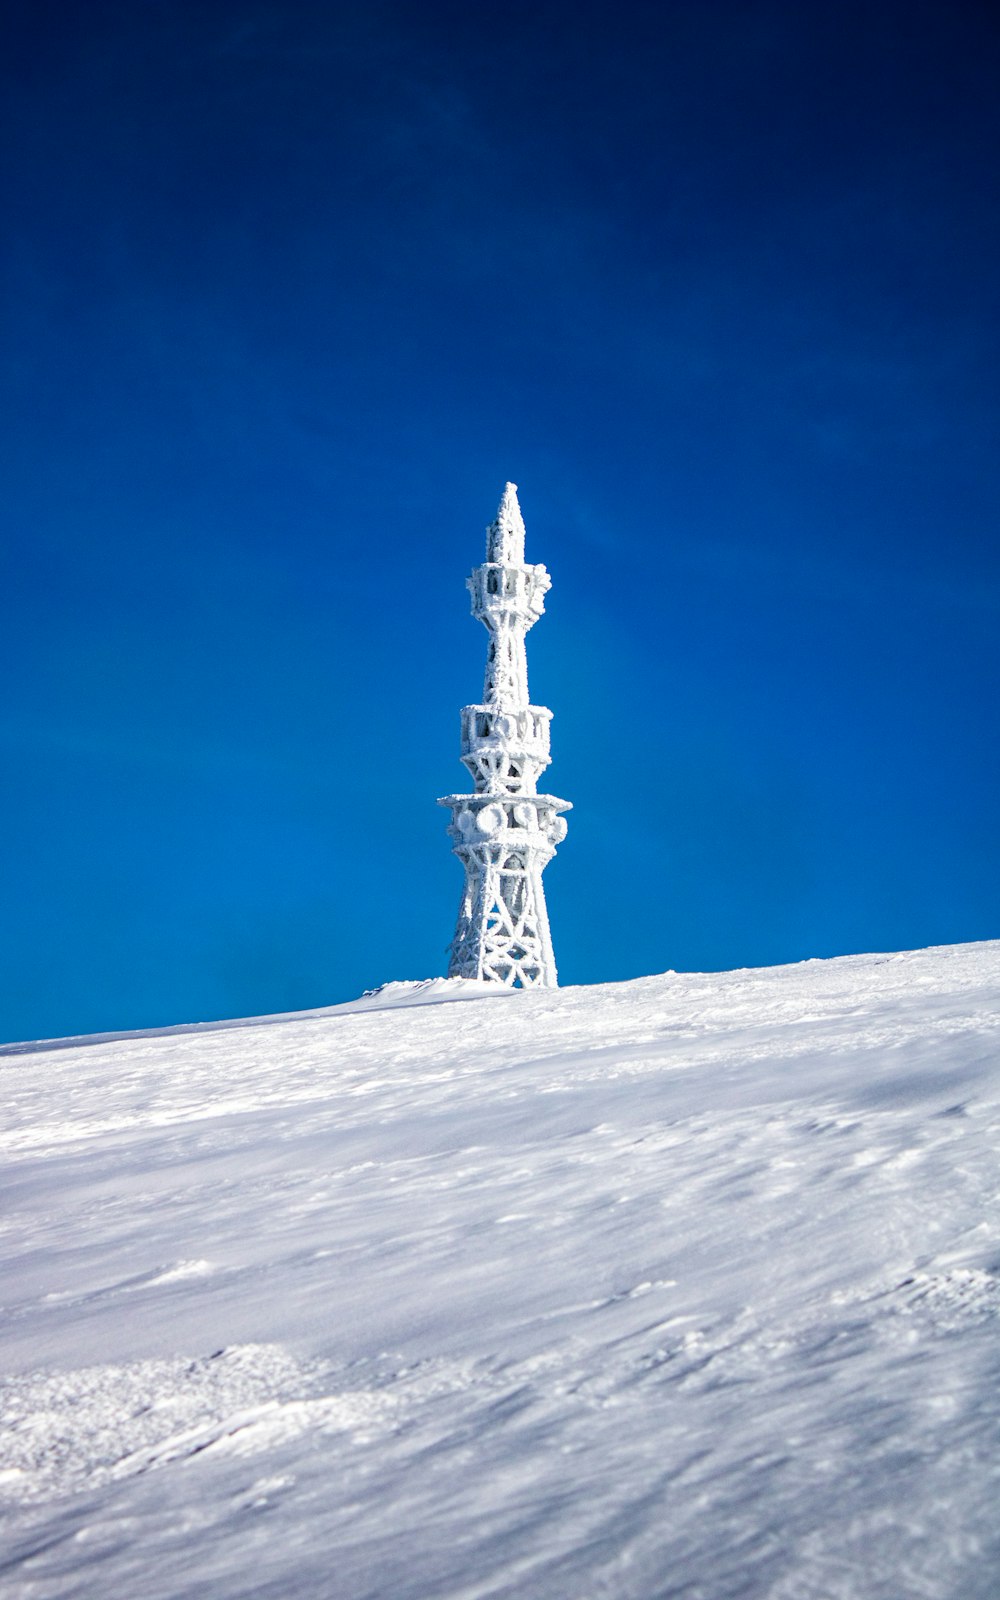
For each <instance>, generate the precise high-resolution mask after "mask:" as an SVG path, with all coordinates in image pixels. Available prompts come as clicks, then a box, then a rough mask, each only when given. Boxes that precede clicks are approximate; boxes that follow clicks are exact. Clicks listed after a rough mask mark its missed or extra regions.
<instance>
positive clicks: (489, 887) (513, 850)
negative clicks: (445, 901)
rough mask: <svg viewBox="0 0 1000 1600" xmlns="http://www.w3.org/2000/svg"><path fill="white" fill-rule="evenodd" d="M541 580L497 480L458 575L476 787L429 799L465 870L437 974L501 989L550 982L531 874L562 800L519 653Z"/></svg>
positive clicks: (539, 606) (465, 743)
mask: <svg viewBox="0 0 1000 1600" xmlns="http://www.w3.org/2000/svg"><path fill="white" fill-rule="evenodd" d="M551 581H552V580H551V579H550V577H549V575H548V573H547V572H546V570H545V568H544V567H543V566H541V565H538V566H529V565H528V564H527V563H526V562H525V559H524V520H523V518H522V516H521V508H520V506H519V505H518V500H517V485H516V484H515V483H508V484H507V486H506V488H505V489H504V492H503V499H502V500H501V502H500V509H499V511H498V512H497V515H496V518H495V520H494V521H493V522H492V523H491V524H490V526H489V528H488V529H487V530H486V560H485V561H484V562H483V564H482V565H481V566H478V567H476V568H475V569H474V570H473V572H472V575H471V576H470V577H469V578H468V579H467V580H466V587H467V588H468V590H469V593H470V595H471V597H472V615H473V616H474V617H478V619H479V621H480V622H482V623H483V624H484V625H485V627H486V629H487V632H488V633H489V644H488V646H487V651H486V681H485V683H484V685H483V699H482V704H481V705H475V706H463V708H462V757H461V759H462V763H463V765H464V766H465V767H466V768H467V770H468V772H469V776H470V777H471V779H472V782H473V785H474V791H475V792H474V793H473V794H449V795H445V796H444V797H443V799H441V800H439V801H438V805H441V806H447V807H448V808H449V809H450V811H451V822H450V824H449V827H448V833H449V836H450V837H451V839H452V848H453V850H454V853H455V855H457V856H458V858H459V860H460V861H461V863H462V865H463V867H464V868H465V888H464V891H463V895H462V904H461V907H460V909H459V913H458V927H457V928H456V930H455V937H454V940H453V941H452V945H451V955H450V961H449V965H448V975H449V977H452V978H481V979H485V980H486V981H487V982H490V983H503V984H506V985H507V987H508V988H549V989H551V988H555V986H556V984H557V982H558V979H557V976H556V963H555V957H554V955H553V953H552V937H551V934H550V932H549V919H548V913H547V911H546V908H545V894H544V891H543V889H542V871H543V868H544V867H546V866H547V865H548V863H549V862H550V861H551V860H552V857H553V856H554V854H555V850H556V845H557V844H560V843H561V842H562V840H563V839H564V838H565V837H566V823H565V821H564V819H563V817H562V816H561V815H560V813H561V812H563V811H569V810H570V809H571V808H570V804H569V801H567V800H558V799H556V797H555V795H551V794H538V793H537V785H538V779H539V777H540V776H541V774H542V773H543V772H544V771H545V768H546V767H547V766H548V765H549V761H550V760H551V757H550V755H549V723H550V722H551V720H552V713H551V711H549V710H548V708H547V707H546V706H533V705H532V704H531V703H530V701H529V698H528V658H527V653H526V650H525V635H526V634H527V632H528V629H529V628H530V627H532V626H533V624H534V623H536V622H537V621H538V618H539V617H540V616H541V615H542V613H543V611H544V610H545V605H544V597H545V595H546V593H547V591H548V589H549V586H550V584H551Z"/></svg>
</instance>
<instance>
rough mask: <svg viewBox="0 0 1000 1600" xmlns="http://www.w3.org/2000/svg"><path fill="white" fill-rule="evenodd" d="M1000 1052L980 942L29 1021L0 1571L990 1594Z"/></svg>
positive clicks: (8, 1299)
mask: <svg viewBox="0 0 1000 1600" xmlns="http://www.w3.org/2000/svg"><path fill="white" fill-rule="evenodd" d="M453 998H461V999H462V1000H463V1001H465V1002H467V1003H463V1004H460V1005H459V1004H454V1003H452V1000H453ZM410 1002H416V1003H410ZM998 1047H1000V943H990V944H979V945H966V946H956V947H952V948H944V949H938V950H929V951H919V952H915V953H912V954H906V955H895V956H857V957H848V958H844V959H841V960H837V961H822V962H819V961H817V962H807V963H804V964H802V965H799V966H793V967H784V968H774V969H770V970H765V971H760V970H758V971H744V972H733V973H725V974H712V975H690V974H686V975H680V974H673V973H668V974H666V975H665V976H663V977H655V978H643V979H638V980H636V981H635V982H632V983H623V984H610V985H607V986H604V987H595V988H581V989H563V990H559V991H556V992H536V993H531V992H528V993H497V992H496V991H495V990H494V991H491V992H489V993H488V994H486V995H483V994H482V993H481V992H478V991H477V990H476V987H475V986H473V989H472V990H470V989H469V987H468V985H463V986H461V988H460V990H456V989H455V988H454V987H453V986H451V985H448V984H446V983H437V984H434V985H430V986H401V987H395V988H391V989H389V990H388V991H383V993H382V994H381V995H376V996H374V997H371V998H370V999H368V1000H367V1001H366V1002H364V1006H363V1008H360V1009H354V1008H351V1007H333V1008H330V1009H328V1010H326V1011H320V1012H315V1013H306V1014H302V1015H299V1016H296V1017H293V1018H289V1019H282V1018H272V1019H268V1020H267V1023H266V1025H263V1024H262V1023H260V1022H248V1023H241V1024H234V1025H230V1026H226V1027H216V1028H212V1029H196V1030H188V1031H185V1030H178V1031H175V1032H159V1033H156V1034H149V1035H134V1034H133V1035H130V1036H125V1037H119V1038H117V1039H113V1038H110V1039H104V1040H102V1041H98V1042H90V1043H80V1042H75V1043H73V1044H69V1045H66V1044H61V1045H59V1046H52V1047H45V1048H31V1049H27V1050H25V1049H23V1048H21V1049H14V1050H12V1051H9V1052H7V1053H6V1054H5V1058H4V1059H3V1060H2V1062H0V1068H2V1071H3V1080H4V1081H3V1096H2V1100H3V1105H4V1131H3V1137H2V1141H0V1144H2V1169H0V1170H2V1201H0V1203H2V1215H0V1228H2V1233H0V1247H2V1269H0V1270H2V1280H0V1282H2V1297H3V1301H4V1313H3V1371H4V1374H5V1377H4V1381H3V1386H2V1395H0V1401H2V1410H3V1420H2V1432H0V1505H2V1512H3V1527H4V1538H3V1555H2V1557H0V1571H2V1577H0V1589H2V1592H3V1594H4V1595H5V1597H7V1600H29V1597H30V1600H50V1597H55V1596H60V1597H61V1596H70V1595H73V1596H81V1597H83V1596H86V1597H88V1600H90V1597H100V1600H134V1597H136V1600H137V1597H141V1600H167V1597H170V1600H180V1597H182V1596H183V1597H189V1596H190V1597H192V1600H193V1597H195V1596H198V1597H199V1600H205V1597H211V1600H236V1597H237V1596H238V1597H240V1600H245V1597H250V1596H255V1597H258V1596H259V1597H268V1600H272V1597H273V1600H307V1597H308V1600H473V1597H476V1600H479V1597H482V1600H485V1597H487V1596H491V1597H500V1596H503V1597H513V1596H518V1597H524V1596H527V1597H531V1600H534V1597H546V1600H656V1597H667V1596H677V1597H681V1596H683V1597H685V1600H728V1597H733V1600H735V1597H737V1596H739V1597H741V1600H758V1597H760V1600H763V1597H768V1600H841V1597H844V1600H847V1597H851V1600H916V1597H933V1600H995V1597H996V1595H997V1594H998V1593H1000V1426H998V1423H1000V1163H998V1147H1000V1060H998V1056H1000V1050H998Z"/></svg>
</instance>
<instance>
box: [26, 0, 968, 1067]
mask: <svg viewBox="0 0 1000 1600" xmlns="http://www.w3.org/2000/svg"><path fill="white" fill-rule="evenodd" d="M6 29H7V32H6V36H5V39H4V49H3V53H2V68H0V71H2V74H3V78H4V84H3V96H2V98H3V104H4V108H5V109H4V124H5V126H4V135H3V151H4V155H3V192H2V203H3V211H2V215H3V218H4V229H3V242H2V246H0V265H2V317H3V351H4V359H3V366H2V374H0V384H2V389H0V403H2V408H3V417H4V441H3V478H2V481H3V485H4V487H3V502H4V503H3V506H2V516H3V521H4V524H5V534H4V541H3V547H4V548H3V570H2V573H0V583H2V592H3V595H4V625H3V629H2V640H0V650H2V654H3V658H4V659H3V663H2V681H3V685H4V692H3V696H2V701H3V705H2V710H0V733H2V738H3V747H4V763H5V768H6V775H5V779H4V784H3V790H2V799H0V829H2V833H0V837H2V840H3V852H4V857H5V862H4V870H3V875H4V899H5V911H4V916H3V936H2V937H3V946H4V948H3V951H2V971H3V979H2V987H3V1000H2V1006H0V1035H2V1036H3V1037H4V1038H15V1037H25V1036H36V1035H54V1034H60V1033H68V1032H78V1031H88V1030H96V1029H105V1028H119V1027H139V1026H145V1025H154V1024H160V1023H169V1022H176V1021H186V1020H194V1019H198V1018H207V1017H217V1016H225V1015H239V1014H252V1013H258V1012H267V1011H276V1010H283V1009H290V1008H296V1007H304V1006H311V1005H321V1004H326V1003H330V1002H333V1001H336V1000H340V999H345V998H348V997H350V996H351V995H354V994H356V993H358V992H359V991H360V990H361V989H363V988H365V987H368V986H371V985H373V984H375V983H378V982H380V981H382V980H384V979H389V978H407V977H423V976H427V975H429V974H433V973H437V972H440V971H442V970H443V964H444V961H445V954H444V951H445V946H446V945H447V942H448V940H449V938H450V936H451V932H452V927H453V922H454V915H455V910H456V907H457V901H458V895H459V888H460V882H461V873H460V868H459V866H458V863H457V862H456V861H455V860H454V859H453V858H452V857H451V856H450V854H449V849H448V842H447V839H446V836H445V833H444V826H445V821H446V819H445V815H444V813H443V812H441V811H440V810H438V809H437V808H436V807H435V805H434V799H435V796H437V795H439V794H444V793H447V792H449V791H451V790H454V789H455V788H457V787H459V786H460V785H461V782H462V769H461V767H460V766H459V765H458V761H457V750H458V709H459V707H460V706H461V705H462V704H463V703H465V702H467V701H470V700H475V699H477V698H478V697H479V693H480V688H481V682H482V669H483V661H484V651H485V634H484V633H483V632H482V630H481V629H479V628H478V627H477V626H476V625H475V624H474V623H473V621H472V620H471V619H470V618H469V616H468V611H467V597H466V595H465V591H464V588H463V582H464V578H465V576H466V573H467V572H468V570H469V569H470V568H471V567H472V566H473V565H474V564H475V563H476V562H477V561H479V560H480V559H481V556H482V537H483V528H484V526H485V524H486V523H487V522H488V521H489V519H490V517H491V516H492V514H493V511H494V509H495V505H496V502H497V500H498V498H499V495H500V491H501V489H502V486H503V483H504V480H505V479H506V478H508V477H510V478H513V479H514V480H515V481H517V482H518V484H519V485H520V489H521V501H522V506H523V508H524V512H525V517H526V520H527V525H528V558H529V560H537V561H545V562H546V563H547V565H548V566H549V568H550V570H551V572H552V574H553V579H554V587H553V590H552V594H551V596H550V600H549V609H548V613H547V615H546V617H545V618H544V619H543V621H542V623H541V624H540V625H539V626H538V628H537V629H536V630H535V631H534V632H533V633H532V635H531V636H530V639H529V665H530V670H531V681H532V690H533V695H534V698H535V699H536V700H538V701H540V702H542V703H544V704H547V705H550V706H552V707H553V709H554V711H555V721H554V725H553V749H554V762H553V766H552V768H551V769H550V774H549V783H550V786H551V788H552V790H553V791H554V792H555V793H557V794H561V795H565V796H566V797H567V798H569V799H571V800H572V801H573V802H574V806H575V809H574V811H573V813H572V814H571V816H570V819H569V821H570V833H569V838H568V839H567V841H566V843H565V845H564V846H563V847H562V848H561V850H560V853H559V856H558V858H557V860H556V862H555V863H554V865H553V866H552V867H551V868H550V869H549V871H548V874H547V880H546V881H547V888H548V893H549V901H550V909H551V914H552V921H553V929H554V935H555V941H556V953H557V957H558V960H559V964H560V971H561V976H562V979H563V981H564V982H569V983H582V982H592V981H598V980H601V979H611V978H626V977H630V976H634V975H637V974H639V973H644V972H649V971H659V970H663V969H664V968H668V967H676V968H678V969H683V968H725V967H732V966H745V965H756V964H760V963H770V962H779V961H792V960H798V959H801V958H804V957H809V956H824V955H834V954H840V953H845V952H849V951H860V950H870V949H895V948H902V947H910V946H918V945H924V944H929V943H940V942H946V941H953V940H966V939H979V938H986V937H995V936H997V935H998V934H1000V915H998V900H1000V894H998V892H1000V844H998V833H997V823H996V810H997V806H996V796H997V789H998V778H1000V771H998V767H1000V761H998V741H997V733H998V709H997V708H998V704H1000V682H998V678H1000V670H998V669H1000V625H998V624H1000V540H998V537H997V487H998V478H1000V471H998V448H997V444H998V420H1000V394H998V383H997V371H998V365H997V356H998V342H1000V341H998V301H1000V249H998V246H1000V192H998V191H1000V180H998V171H1000V163H998V130H1000V111H998V106H1000V72H998V66H1000V22H998V17H997V13H996V11H995V9H994V8H993V7H992V6H989V5H986V4H982V5H978V4H969V3H961V0H958V3H944V0H942V3H940V4H925V3H920V0H911V3H908V4H906V5H880V4H878V3H875V4H870V3H869V4H863V5H854V4H851V3H846V4H845V3H838V4H836V5H832V4H831V5H828V6H826V7H820V8H816V7H812V6H806V5H802V4H800V3H798V0H771V3H765V0H746V3H741V4H737V3H728V0H719V3H715V0H713V3H711V4H706V3H704V0H692V3H670V0H661V3H658V4H645V3H625V4H621V3H619V4H615V5H612V4H610V3H605V0H597V3H588V0H582V3H580V0H578V3H575V4H572V5H570V4H564V3H547V0H538V3H534V4H524V3H520V0H514V3H513V4H505V5H504V6H502V7H500V6H497V7H493V6H489V7H487V6H479V5H473V4H469V3H468V0H464V3H461V4H436V3H421V4H415V3H412V4H400V3H375V4H371V3H366V5H365V6H364V7H355V6H346V5H339V4H335V3H332V4H331V3H327V4H318V3H316V4H310V3H305V0H281V3H259V4H237V3H233V0H219V3H212V4H208V5H203V4H194V3H185V0H128V3H124V0H122V3H107V0H88V3H87V4H86V5H79V4H72V5H65V6H58V5H52V4H46V3H45V0H42V3H41V4H39V5H37V6H34V7H23V8H20V9H19V12H18V13H17V14H14V13H13V11H11V12H8V16H7V21H6Z"/></svg>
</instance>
